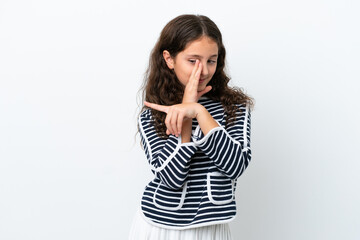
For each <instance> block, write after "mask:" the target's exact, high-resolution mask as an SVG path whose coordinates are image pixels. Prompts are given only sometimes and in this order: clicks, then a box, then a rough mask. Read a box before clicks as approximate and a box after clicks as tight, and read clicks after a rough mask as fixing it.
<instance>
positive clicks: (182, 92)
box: [130, 15, 253, 240]
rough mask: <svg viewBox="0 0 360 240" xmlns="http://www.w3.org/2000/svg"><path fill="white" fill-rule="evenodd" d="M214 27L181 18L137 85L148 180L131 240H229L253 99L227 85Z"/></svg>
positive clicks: (164, 34) (164, 36)
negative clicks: (140, 95) (150, 176)
mask: <svg viewBox="0 0 360 240" xmlns="http://www.w3.org/2000/svg"><path fill="white" fill-rule="evenodd" d="M224 68H225V48H224V45H223V43H222V36H221V33H220V31H219V29H218V28H217V26H216V25H215V23H214V22H213V21H211V20H210V19H209V18H207V17H205V16H199V15H181V16H178V17H176V18H175V19H173V20H171V21H170V22H169V23H168V24H167V25H166V26H165V28H164V29H163V30H162V32H161V35H160V38H159V40H158V42H157V44H156V45H155V47H154V49H153V51H152V53H151V58H150V62H149V68H148V70H147V74H146V77H145V82H144V86H143V97H144V99H145V101H144V104H145V106H144V107H143V111H142V112H141V114H140V116H139V123H138V127H139V132H140V136H141V143H142V146H143V148H144V151H145V155H146V157H147V160H148V162H149V165H150V167H151V170H152V172H153V173H154V179H153V180H152V181H151V182H150V183H149V184H148V185H147V186H146V188H145V191H144V193H143V197H142V200H141V207H140V209H139V211H138V214H137V216H136V217H135V218H134V221H133V225H132V229H131V231H130V239H156V240H159V239H170V240H182V239H186V240H191V239H204V240H211V239H216V240H219V239H220V240H221V239H231V234H230V230H229V226H228V222H230V221H231V220H233V219H234V217H235V215H236V205H235V187H236V181H237V179H238V177H240V175H241V174H242V173H243V172H244V170H245V169H246V167H247V166H248V164H249V162H250V159H251V150H250V109H252V106H253V101H252V99H251V98H250V97H249V96H247V95H246V94H244V93H243V92H242V91H241V90H240V89H238V88H230V87H229V86H228V82H229V77H227V75H226V74H225V72H224Z"/></svg>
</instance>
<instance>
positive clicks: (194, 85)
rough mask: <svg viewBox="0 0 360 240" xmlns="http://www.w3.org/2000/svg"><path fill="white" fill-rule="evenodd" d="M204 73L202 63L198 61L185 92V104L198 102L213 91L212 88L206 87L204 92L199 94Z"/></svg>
mask: <svg viewBox="0 0 360 240" xmlns="http://www.w3.org/2000/svg"><path fill="white" fill-rule="evenodd" d="M201 71H202V64H201V62H200V61H199V60H198V59H196V62H195V66H194V68H193V70H192V72H191V75H190V78H189V81H188V82H187V84H186V86H185V90H184V96H183V101H182V102H183V103H190V102H193V103H194V102H195V103H196V102H198V100H199V98H200V97H201V96H202V95H204V94H205V93H207V92H209V91H210V90H211V86H206V87H205V89H204V90H202V91H200V92H198V86H199V79H200V75H201Z"/></svg>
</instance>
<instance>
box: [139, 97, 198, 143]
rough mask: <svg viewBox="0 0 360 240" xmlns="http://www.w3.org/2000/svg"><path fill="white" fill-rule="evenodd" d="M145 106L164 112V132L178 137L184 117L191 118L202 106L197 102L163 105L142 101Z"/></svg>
mask: <svg viewBox="0 0 360 240" xmlns="http://www.w3.org/2000/svg"><path fill="white" fill-rule="evenodd" d="M144 104H145V106H147V107H149V108H152V109H155V110H158V111H161V112H164V113H166V118H165V125H166V128H167V130H166V134H168V135H169V134H172V135H175V136H176V137H178V136H179V135H180V133H181V128H182V124H183V121H184V119H193V118H196V117H197V115H198V114H199V112H200V111H201V110H203V109H202V108H204V107H203V106H202V105H200V104H198V103H191V102H189V103H181V104H176V105H172V106H164V105H159V104H155V103H149V102H146V101H144Z"/></svg>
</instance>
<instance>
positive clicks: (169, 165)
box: [139, 109, 197, 189]
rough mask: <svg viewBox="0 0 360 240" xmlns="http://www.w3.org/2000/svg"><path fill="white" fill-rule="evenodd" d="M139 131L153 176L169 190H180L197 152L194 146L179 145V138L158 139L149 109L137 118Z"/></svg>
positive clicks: (190, 144) (187, 144)
mask: <svg viewBox="0 0 360 240" xmlns="http://www.w3.org/2000/svg"><path fill="white" fill-rule="evenodd" d="M139 130H140V131H139V132H140V136H141V143H142V145H143V148H144V151H145V155H146V157H147V160H148V162H149V164H150V166H151V170H152V171H153V173H154V174H155V176H156V177H158V178H159V179H160V180H161V182H162V184H164V185H165V186H167V187H169V188H171V189H179V188H181V187H182V186H183V184H184V182H185V180H186V177H187V175H188V172H189V168H190V160H191V157H192V156H193V155H194V154H195V152H196V150H197V147H196V146H195V144H194V143H193V142H190V143H181V136H179V137H176V136H174V135H169V137H168V138H167V139H163V138H160V137H159V136H158V135H157V134H156V130H155V127H154V126H153V124H152V122H151V111H150V110H149V109H147V110H145V111H144V112H143V113H142V114H141V115H140V117H139Z"/></svg>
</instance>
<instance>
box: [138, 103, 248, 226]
mask: <svg viewBox="0 0 360 240" xmlns="http://www.w3.org/2000/svg"><path fill="white" fill-rule="evenodd" d="M199 103H200V104H201V105H203V106H204V107H205V108H206V109H207V111H208V112H209V113H210V114H211V116H212V117H213V118H214V119H215V121H216V122H217V123H218V125H219V126H218V127H215V128H213V129H211V130H210V131H209V132H208V134H206V136H204V135H203V133H202V131H201V129H200V126H199V125H198V123H197V121H196V119H193V123H192V137H191V142H188V143H181V135H180V136H179V137H176V136H174V135H170V136H169V137H168V138H167V139H163V138H160V137H158V136H157V134H156V131H155V128H154V126H153V124H152V121H151V120H152V117H151V109H146V110H144V111H143V112H142V113H141V114H140V117H139V129H140V136H141V142H142V145H143V147H144V151H145V155H146V157H147V160H148V162H149V164H150V166H151V170H152V172H153V173H154V179H153V180H152V181H151V182H150V183H149V184H148V185H147V186H146V187H145V191H144V193H143V197H142V200H141V209H142V211H141V212H142V213H143V216H144V218H145V220H146V221H147V222H149V223H151V224H153V225H156V226H159V227H162V228H168V229H187V228H193V227H200V226H206V225H212V224H219V223H225V222H229V221H231V220H232V219H234V217H235V215H236V204H235V188H236V181H237V178H238V177H240V175H241V174H242V173H243V172H244V170H245V169H246V167H247V166H248V164H249V162H250V160H251V149H250V109H249V108H248V107H247V106H245V105H237V107H238V111H237V112H236V120H235V122H234V124H232V125H230V126H229V127H225V117H226V115H225V113H224V108H223V106H222V104H221V103H220V102H216V101H214V100H211V99H209V98H206V97H202V98H200V100H199Z"/></svg>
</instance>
